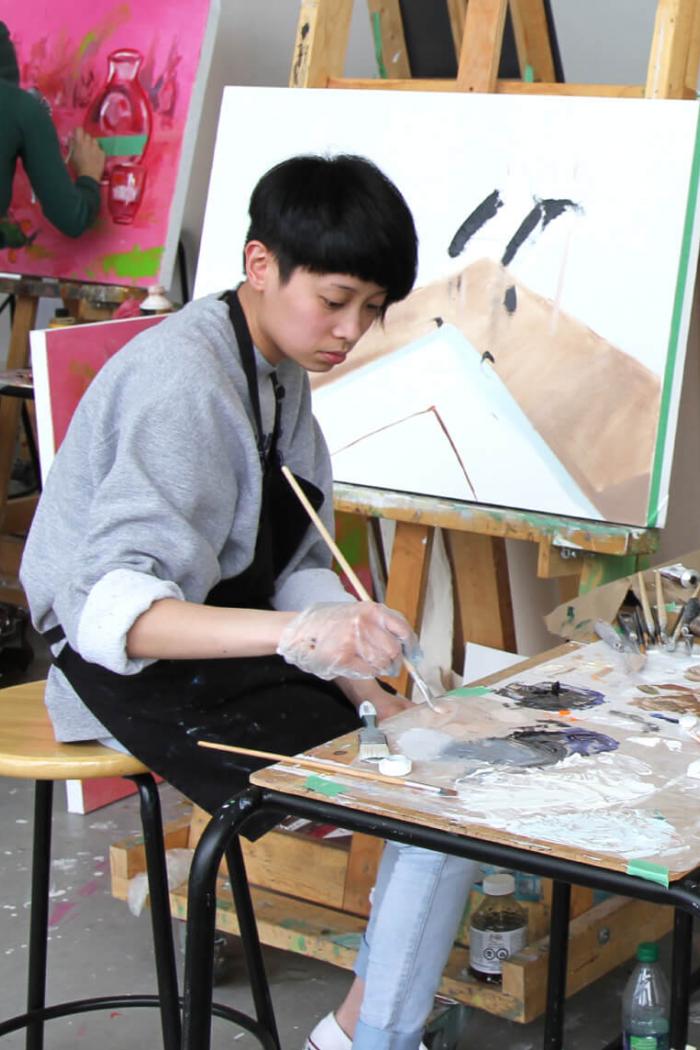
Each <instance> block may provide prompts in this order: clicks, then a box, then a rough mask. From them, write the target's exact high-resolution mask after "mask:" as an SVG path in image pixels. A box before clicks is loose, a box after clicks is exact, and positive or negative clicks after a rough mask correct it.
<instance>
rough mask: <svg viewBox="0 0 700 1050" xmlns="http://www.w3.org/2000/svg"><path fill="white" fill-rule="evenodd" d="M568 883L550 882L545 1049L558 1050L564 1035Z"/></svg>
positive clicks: (568, 907)
mask: <svg viewBox="0 0 700 1050" xmlns="http://www.w3.org/2000/svg"><path fill="white" fill-rule="evenodd" d="M570 908H571V886H570V884H569V883H568V882H556V881H555V882H553V883H552V914H551V918H550V922H549V967H548V972H547V1007H546V1013H545V1019H544V1041H543V1043H542V1046H543V1047H544V1050H561V1048H562V1041H563V1038H564V1004H565V1001H566V962H567V953H568V948H569V912H570Z"/></svg>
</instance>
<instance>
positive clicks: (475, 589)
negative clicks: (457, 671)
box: [445, 531, 515, 667]
mask: <svg viewBox="0 0 700 1050" xmlns="http://www.w3.org/2000/svg"><path fill="white" fill-rule="evenodd" d="M445 544H446V547H447V554H448V557H449V559H450V563H451V565H452V578H453V580H454V587H455V649H456V650H457V649H458V650H459V652H457V651H455V667H460V666H461V662H462V660H463V658H464V643H465V642H477V643H478V644H479V645H489V646H491V647H492V648H494V649H505V650H508V651H510V652H512V651H514V650H515V623H514V620H513V605H512V600H511V594H510V581H509V579H508V564H507V560H506V545H505V540H502V539H493V538H492V537H491V536H480V535H478V534H477V533H471V532H455V531H450V532H446V533H445Z"/></svg>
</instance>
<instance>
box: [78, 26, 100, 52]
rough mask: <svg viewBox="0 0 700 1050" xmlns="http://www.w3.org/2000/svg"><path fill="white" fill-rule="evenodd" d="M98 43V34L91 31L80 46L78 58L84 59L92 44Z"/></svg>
mask: <svg viewBox="0 0 700 1050" xmlns="http://www.w3.org/2000/svg"><path fill="white" fill-rule="evenodd" d="M96 43H97V34H96V33H93V32H92V30H90V31H89V32H87V33H86V34H85V36H84V37H83V39H82V40H81V41H80V43H79V44H78V56H79V58H82V57H83V56H84V54H85V52H86V51H87V49H88V48H89V47H90V46H91V45H92V44H96Z"/></svg>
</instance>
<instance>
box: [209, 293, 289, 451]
mask: <svg viewBox="0 0 700 1050" xmlns="http://www.w3.org/2000/svg"><path fill="white" fill-rule="evenodd" d="M221 298H222V299H223V300H224V302H225V303H226V305H227V306H228V314H229V317H230V319H231V325H232V327H233V331H234V334H235V336H236V342H237V343H238V352H239V354H240V357H241V365H242V366H243V371H244V373H245V377H246V382H247V384H248V395H249V397H250V405H251V408H252V410H253V419H254V420H255V436H256V442H257V446H258V454H259V456H260V462H261V463H262V464H263V466H264V464H265V459H266V456H265V433H264V430H263V425H262V413H261V412H260V394H259V392H258V369H257V364H256V361H255V349H254V347H253V340H252V339H251V337H250V329H249V328H248V322H247V321H246V318H245V314H244V313H243V307H242V306H241V303H240V299H239V298H238V294H237V292H236V290H235V289H231V290H230V291H228V292H224V294H223V295H222V296H221ZM271 377H272V386H273V390H274V392H275V422H274V427H273V436H272V443H271V450H272V449H274V447H275V445H276V443H277V435H278V430H279V404H280V401H281V399H282V397H283V396H284V388H283V387H281V386H280V385H279V383H278V382H277V378H276V376H275V374H274V372H273V373H271Z"/></svg>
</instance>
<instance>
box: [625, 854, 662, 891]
mask: <svg viewBox="0 0 700 1050" xmlns="http://www.w3.org/2000/svg"><path fill="white" fill-rule="evenodd" d="M627 874H628V875H636V876H637V878H638V879H646V880H647V881H648V882H658V884H659V885H660V886H665V887H666V889H668V868H662V867H661V865H660V864H650V863H649V861H647V860H631V861H630V862H629V864H628V865H627Z"/></svg>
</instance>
